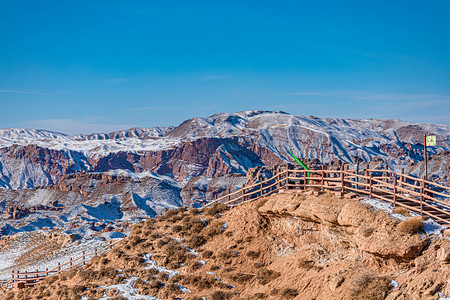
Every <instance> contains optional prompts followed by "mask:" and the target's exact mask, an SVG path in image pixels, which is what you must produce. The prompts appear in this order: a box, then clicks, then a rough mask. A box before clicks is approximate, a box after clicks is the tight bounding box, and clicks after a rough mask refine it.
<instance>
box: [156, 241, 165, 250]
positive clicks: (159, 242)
mask: <svg viewBox="0 0 450 300" xmlns="http://www.w3.org/2000/svg"><path fill="white" fill-rule="evenodd" d="M165 244H166V242H165V241H164V240H158V241H157V242H156V247H157V248H162V247H163V246H164V245H165Z"/></svg>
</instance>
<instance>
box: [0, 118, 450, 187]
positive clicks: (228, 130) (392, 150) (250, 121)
mask: <svg viewBox="0 0 450 300" xmlns="http://www.w3.org/2000/svg"><path fill="white" fill-rule="evenodd" d="M424 134H430V135H436V136H437V139H438V145H437V146H436V147H430V148H429V154H430V155H432V156H433V155H445V153H447V151H450V126H448V125H436V124H416V123H410V122H405V121H400V120H372V119H369V120H357V119H335V118H334V119H329V118H328V119H320V118H316V117H312V116H311V117H305V116H295V115H290V114H287V113H284V112H270V111H244V112H238V113H220V114H215V115H212V116H210V117H207V118H193V119H190V120H187V121H185V122H183V123H182V124H180V125H179V126H177V127H163V128H160V127H154V128H132V129H128V130H123V131H117V132H113V133H109V134H92V135H84V136H83V135H78V136H67V135H64V134H60V133H55V132H50V131H45V130H33V129H2V130H0V187H3V188H27V187H28V188H29V187H33V186H42V185H47V184H51V183H54V182H57V181H58V180H59V179H60V178H61V177H62V176H63V175H65V174H70V173H73V172H80V171H81V172H90V171H95V172H106V171H109V170H114V169H126V170H129V171H131V172H134V173H140V172H146V171H150V172H154V173H157V174H159V175H164V176H169V177H171V178H173V179H174V180H177V181H179V182H184V183H185V182H187V181H189V180H190V179H192V178H194V177H196V176H206V177H210V178H213V177H217V176H223V175H225V174H228V173H238V174H245V172H246V171H247V170H248V169H249V168H252V167H256V166H261V165H273V164H277V163H283V162H291V161H292V159H291V158H290V156H289V154H288V153H287V151H286V149H288V150H290V151H291V152H293V153H294V154H295V155H297V156H298V157H301V158H317V159H319V160H320V161H322V162H330V161H334V160H341V161H344V162H347V163H354V162H355V161H356V158H358V157H359V158H361V159H362V160H363V161H365V162H369V161H372V160H374V159H377V160H380V161H381V162H384V163H387V164H389V166H390V168H392V169H394V170H399V169H400V168H401V167H406V168H408V167H411V166H412V164H417V163H420V162H421V161H422V159H423V135H424ZM416 169H417V168H415V170H416ZM419 169H420V168H419ZM435 169H436V170H440V171H437V172H438V173H439V174H437V175H438V176H448V175H446V174H443V173H442V172H444V173H445V172H448V171H447V169H446V168H445V167H444V168H435Z"/></svg>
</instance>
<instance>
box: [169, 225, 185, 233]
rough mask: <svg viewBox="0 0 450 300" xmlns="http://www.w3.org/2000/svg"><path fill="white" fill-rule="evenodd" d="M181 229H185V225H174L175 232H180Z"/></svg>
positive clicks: (173, 230)
mask: <svg viewBox="0 0 450 300" xmlns="http://www.w3.org/2000/svg"><path fill="white" fill-rule="evenodd" d="M181 230H183V226H181V225H174V226H172V232H174V233H176V232H180V231H181Z"/></svg>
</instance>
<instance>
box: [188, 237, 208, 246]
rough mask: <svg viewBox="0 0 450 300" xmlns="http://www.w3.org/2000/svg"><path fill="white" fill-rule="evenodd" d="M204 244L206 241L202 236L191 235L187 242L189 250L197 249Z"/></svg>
mask: <svg viewBox="0 0 450 300" xmlns="http://www.w3.org/2000/svg"><path fill="white" fill-rule="evenodd" d="M204 243H206V239H205V238H204V237H203V236H201V235H193V236H192V237H191V238H190V239H189V240H188V246H189V248H198V247H200V246H201V245H203V244H204Z"/></svg>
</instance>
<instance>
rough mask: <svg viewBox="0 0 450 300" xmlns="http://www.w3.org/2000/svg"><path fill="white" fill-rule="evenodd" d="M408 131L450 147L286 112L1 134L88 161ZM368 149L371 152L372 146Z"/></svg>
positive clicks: (445, 131)
mask: <svg viewBox="0 0 450 300" xmlns="http://www.w3.org/2000/svg"><path fill="white" fill-rule="evenodd" d="M408 126H420V127H422V128H424V129H426V130H428V131H430V132H435V133H436V134H439V135H440V137H441V139H442V141H443V142H444V143H447V144H448V143H449V141H450V126H448V125H435V124H415V123H410V122H405V121H400V120H353V119H319V118H315V117H305V116H296V115H290V114H286V113H283V112H268V111H244V112H238V113H220V114H215V115H213V116H210V117H207V118H193V119H191V120H188V121H185V122H184V123H183V124H181V125H180V126H178V127H175V128H172V127H167V128H158V127H155V128H145V129H144V128H133V129H130V130H123V131H117V132H113V133H110V134H91V135H77V136H68V135H65V134H62V133H57V132H51V131H46V130H38V129H1V130H0V148H2V147H7V146H11V145H13V144H18V145H23V146H25V145H30V144H36V145H38V146H40V147H46V148H50V149H56V150H74V151H80V152H83V153H84V154H85V155H87V156H93V155H107V154H108V153H112V152H119V151H129V152H139V151H159V150H164V149H169V148H172V147H174V146H177V145H179V144H180V143H181V142H182V140H195V139H198V138H202V137H218V136H219V137H225V138H226V137H233V136H236V135H242V134H244V135H247V134H249V133H251V132H255V133H259V135H260V136H264V135H267V136H270V137H271V139H270V140H268V139H261V138H260V139H258V140H257V143H258V144H259V145H260V146H264V147H267V148H269V149H273V150H275V149H277V150H279V149H280V146H281V145H283V146H284V147H288V148H289V149H290V150H291V151H294V154H295V152H297V153H298V151H299V150H300V149H299V146H298V145H295V144H293V141H308V139H309V138H310V134H311V132H314V133H315V134H318V135H319V136H320V135H323V137H324V139H325V141H329V142H330V140H333V142H334V143H336V142H338V143H341V144H342V145H343V146H345V147H350V148H355V149H356V148H358V147H359V145H358V144H355V143H354V142H353V140H356V141H357V140H367V139H368V140H373V141H375V142H378V143H382V144H389V143H395V142H397V141H398V137H397V136H396V135H395V132H394V130H397V129H399V128H402V127H408ZM171 129H173V130H172V131H171ZM140 136H141V137H144V138H140ZM311 146H315V147H316V148H317V149H319V150H320V148H321V145H320V144H317V145H311ZM366 146H369V147H370V142H369V144H368V145H366ZM448 146H449V145H447V147H448ZM281 148H282V147H281ZM277 152H278V151H277Z"/></svg>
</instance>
